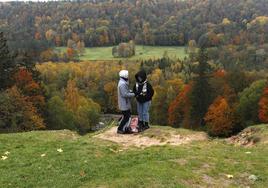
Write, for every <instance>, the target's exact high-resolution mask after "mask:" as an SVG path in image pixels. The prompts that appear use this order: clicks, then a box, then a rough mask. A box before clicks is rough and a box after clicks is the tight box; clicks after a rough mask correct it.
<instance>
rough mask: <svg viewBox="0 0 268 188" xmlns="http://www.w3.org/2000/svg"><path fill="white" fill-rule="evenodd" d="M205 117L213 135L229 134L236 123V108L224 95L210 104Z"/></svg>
mask: <svg viewBox="0 0 268 188" xmlns="http://www.w3.org/2000/svg"><path fill="white" fill-rule="evenodd" d="M204 119H205V122H206V125H207V127H208V131H209V134H210V135H212V136H229V135H230V134H231V133H232V131H233V128H234V125H235V117H234V110H233V109H232V108H231V107H230V106H229V104H228V102H227V100H226V99H225V98H224V97H222V96H219V97H217V98H216V99H215V100H214V102H213V103H212V104H211V105H210V107H209V109H208V112H207V113H206V116H205V118H204Z"/></svg>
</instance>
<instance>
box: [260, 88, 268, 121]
mask: <svg viewBox="0 0 268 188" xmlns="http://www.w3.org/2000/svg"><path fill="white" fill-rule="evenodd" d="M258 116H259V119H260V121H261V122H263V123H268V87H266V88H265V89H264V91H263V94H262V97H261V99H260V101H259V114H258Z"/></svg>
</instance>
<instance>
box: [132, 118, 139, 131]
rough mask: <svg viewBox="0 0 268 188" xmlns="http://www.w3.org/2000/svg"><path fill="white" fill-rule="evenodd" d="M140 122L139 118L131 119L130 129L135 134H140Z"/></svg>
mask: <svg viewBox="0 0 268 188" xmlns="http://www.w3.org/2000/svg"><path fill="white" fill-rule="evenodd" d="M138 122H139V119H138V117H133V118H131V122H130V128H131V130H132V132H133V133H137V132H139V131H138Z"/></svg>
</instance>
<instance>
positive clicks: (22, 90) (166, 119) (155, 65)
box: [0, 0, 268, 137]
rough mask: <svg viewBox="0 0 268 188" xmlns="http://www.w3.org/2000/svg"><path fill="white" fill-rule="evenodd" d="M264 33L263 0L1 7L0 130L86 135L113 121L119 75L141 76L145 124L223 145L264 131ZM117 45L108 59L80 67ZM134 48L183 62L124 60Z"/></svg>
mask: <svg viewBox="0 0 268 188" xmlns="http://www.w3.org/2000/svg"><path fill="white" fill-rule="evenodd" d="M267 31H268V2H267V0H236V1H235V3H234V0H185V1H176V0H113V1H108V0H107V1H106V0H101V1H94V0H89V1H61V2H57V1H55V2H38V3H37V2H8V3H0V131H1V132H18V131H19V132H20V131H29V130H39V129H40V130H44V129H53V130H54V129H70V130H75V131H77V132H79V133H81V134H84V133H87V132H90V131H93V130H94V128H95V126H96V124H97V123H98V122H99V118H100V116H101V115H102V114H107V113H108V114H117V113H119V111H118V109H117V82H118V72H119V71H120V70H121V69H127V70H129V73H130V85H131V87H132V86H133V85H134V83H135V78H134V75H135V73H136V72H138V71H139V70H141V69H143V70H145V71H146V72H147V74H148V80H149V81H150V83H151V84H152V86H153V88H154V90H155V95H154V97H153V100H152V106H151V111H150V114H151V123H152V124H154V125H163V126H172V127H175V128H179V127H182V128H187V129H194V130H204V131H207V132H208V133H209V134H210V135H211V136H218V137H228V136H231V135H233V134H236V133H238V132H239V131H241V130H242V129H244V128H246V127H248V126H250V125H254V124H258V123H261V122H263V123H268V82H267V76H268V74H267V70H268V32H267ZM126 44H131V48H129V46H127V45H126ZM117 45H118V48H113V50H117V51H116V53H115V51H111V52H110V54H113V55H114V54H116V55H114V57H115V59H112V60H107V61H106V60H94V61H93V60H85V59H83V60H81V59H80V58H79V57H80V56H82V55H83V53H84V51H85V49H87V50H89V51H90V50H91V48H93V47H94V48H96V47H112V46H113V47H114V46H117ZM135 45H139V46H145V47H147V46H161V47H163V49H164V47H167V46H176V47H178V46H179V47H182V48H183V49H184V53H185V56H184V58H182V57H174V56H171V55H170V54H169V53H168V52H166V51H164V50H163V51H162V54H161V56H162V57H161V58H155V57H150V58H146V59H142V58H141V59H131V60H130V59H128V57H129V56H130V55H131V56H135ZM58 48H63V49H64V50H62V51H59V50H57V49H58ZM128 49H129V50H130V51H131V53H129V51H128ZM161 49H162V48H161ZM120 50H121V51H120ZM121 52H122V54H123V55H121V54H120V53H121ZM139 53H142V52H139ZM118 54H119V55H118ZM125 54H126V55H125ZM129 54H130V55H129ZM136 55H137V54H136ZM139 55H141V54H139ZM117 56H120V57H122V58H120V59H118V60H117V59H116V58H117ZM132 106H133V107H134V108H133V114H135V113H136V109H135V108H136V107H135V104H134V101H133V105H132Z"/></svg>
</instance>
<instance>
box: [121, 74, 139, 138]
mask: <svg viewBox="0 0 268 188" xmlns="http://www.w3.org/2000/svg"><path fill="white" fill-rule="evenodd" d="M119 77H120V79H119V82H118V86H117V92H118V107H119V110H120V111H121V112H122V114H123V118H122V120H121V122H120V124H119V127H118V129H117V133H119V134H124V133H126V132H127V131H128V130H124V126H125V125H126V123H127V122H128V121H129V119H130V116H131V112H130V110H131V101H130V99H131V98H132V97H135V94H134V93H133V92H131V91H130V90H129V81H128V71H127V70H121V71H120V72H119Z"/></svg>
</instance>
